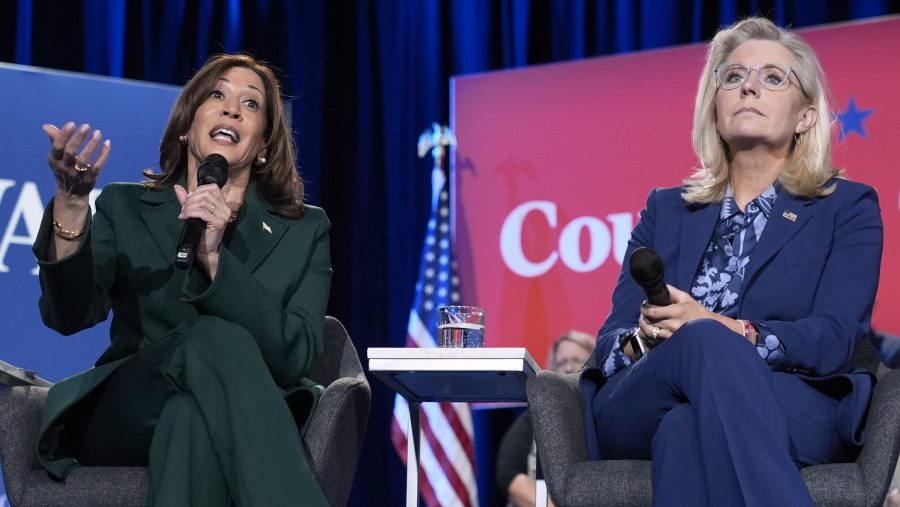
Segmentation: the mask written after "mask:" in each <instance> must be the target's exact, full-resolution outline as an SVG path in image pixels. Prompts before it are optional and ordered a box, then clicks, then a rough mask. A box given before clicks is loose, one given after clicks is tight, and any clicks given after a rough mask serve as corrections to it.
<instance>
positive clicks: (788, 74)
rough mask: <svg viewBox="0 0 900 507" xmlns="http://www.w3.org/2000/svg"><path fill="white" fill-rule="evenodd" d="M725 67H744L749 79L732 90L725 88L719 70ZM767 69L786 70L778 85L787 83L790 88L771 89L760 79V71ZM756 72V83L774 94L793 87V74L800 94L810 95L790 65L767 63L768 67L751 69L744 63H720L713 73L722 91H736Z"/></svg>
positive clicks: (760, 66)
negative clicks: (782, 79) (752, 72)
mask: <svg viewBox="0 0 900 507" xmlns="http://www.w3.org/2000/svg"><path fill="white" fill-rule="evenodd" d="M723 67H725V68H731V67H742V68H744V69H746V70H747V77H745V78H744V79H742V80H741V82H740V83H738V84H737V86H734V87H732V88H725V83H723V82H722V78H721V77H720V76H719V70H720V69H722V68H723ZM766 67H774V68H776V69H782V70H786V72H785V73H784V81H782V82H781V83H778V86H781V85H782V84H783V83H785V82H787V83H788V86H787V87H785V88H783V89H778V88H770V87H769V86H768V85H767V84H766V83H764V82H763V81H762V80H761V79H760V78H759V69H764V68H766ZM754 70H755V71H756V82H757V83H759V84H760V86H762V87H763V88H765V89H766V90H770V91H773V92H783V91H785V90H787V89H788V88H790V87H791V73H793V74H794V77H795V78H797V86H798V87H799V88H800V93H802V94H803V95H804V96H806V97H808V95H807V94H806V89H805V88H803V81H801V80H800V76H799V75H798V74H797V71H796V70H794V68H793V67H791V66H790V65H785V66H784V67H783V68H782V67H781V66H780V65H775V64H771V63H767V64H766V65H757V66H756V67H750V66H747V65H744V64H743V63H729V64H724V63H720V64H719V65H717V66H716V68H715V69H714V70H713V73H714V74H715V76H716V83H718V86H719V87H720V88H721V89H723V90H736V89H738V88H740V87H741V86H743V85H744V83H746V82H747V80H748V79H750V72H751V71H754Z"/></svg>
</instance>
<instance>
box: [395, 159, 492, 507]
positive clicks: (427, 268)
mask: <svg viewBox="0 0 900 507" xmlns="http://www.w3.org/2000/svg"><path fill="white" fill-rule="evenodd" d="M449 188H450V185H449V183H448V181H447V177H446V176H445V175H444V172H443V170H441V168H440V165H439V163H438V162H437V161H436V164H435V168H434V170H433V172H432V200H431V202H432V205H431V219H430V220H429V221H428V232H427V234H426V237H425V245H424V247H423V249H422V260H421V262H420V265H419V279H418V282H417V283H416V294H415V298H414V300H413V305H412V309H411V310H410V312H409V324H408V325H407V331H406V346H407V347H434V346H436V344H437V341H436V339H435V332H436V331H437V325H438V308H439V307H441V306H446V305H448V304H459V278H458V277H457V276H456V260H455V259H454V255H453V248H452V242H451V240H450V195H449ZM420 420H421V426H422V432H421V438H420V442H421V446H420V449H421V452H420V461H419V465H420V467H419V491H420V493H421V495H422V499H423V500H424V501H425V504H426V505H428V507H437V506H460V505H461V506H470V507H477V505H478V490H477V488H476V483H475V459H474V438H473V433H472V413H471V411H470V410H469V405H468V404H466V403H423V404H422V405H421V418H420ZM408 427H409V409H408V408H407V403H406V400H405V399H404V398H403V397H401V396H399V395H397V396H396V398H395V401H394V417H393V422H392V424H391V440H392V441H393V443H394V448H395V449H396V450H397V453H398V454H399V455H400V459H401V460H403V462H404V463H406V462H407V456H406V452H407V441H406V440H407V439H406V434H407V428H408Z"/></svg>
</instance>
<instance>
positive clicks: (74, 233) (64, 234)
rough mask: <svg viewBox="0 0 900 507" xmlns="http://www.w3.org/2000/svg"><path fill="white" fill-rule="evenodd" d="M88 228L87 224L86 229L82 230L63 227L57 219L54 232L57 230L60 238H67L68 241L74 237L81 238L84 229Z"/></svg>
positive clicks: (54, 223)
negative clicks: (70, 229)
mask: <svg viewBox="0 0 900 507" xmlns="http://www.w3.org/2000/svg"><path fill="white" fill-rule="evenodd" d="M86 230H87V226H85V227H84V229H81V230H80V231H69V230H66V229H63V228H62V226H61V225H59V222H57V221H54V222H53V232H55V233H56V235H57V236H59V237H60V238H62V239H64V240H66V241H72V240H73V239H78V238H80V237H81V236H82V235H83V234H84V231H86Z"/></svg>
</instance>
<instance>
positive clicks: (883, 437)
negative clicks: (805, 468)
mask: <svg viewBox="0 0 900 507" xmlns="http://www.w3.org/2000/svg"><path fill="white" fill-rule="evenodd" d="M898 453H900V370H892V371H890V372H888V373H887V374H885V375H884V376H882V377H881V378H880V379H879V380H878V383H877V384H876V385H875V392H874V394H873V396H872V403H871V405H870V406H869V415H868V420H867V421H866V441H865V444H864V445H863V448H862V451H860V454H859V457H858V458H857V460H856V464H857V465H858V466H859V468H860V470H861V471H862V475H863V480H864V481H865V484H866V490H867V491H873V492H877V491H880V493H879V494H878V497H877V499H874V498H873V499H872V500H873V501H876V500H877V502H878V504H879V505H880V502H881V501H882V499H883V498H884V496H885V494H887V489H888V486H889V485H890V482H891V478H892V477H893V474H894V469H895V468H896V466H897V455H898ZM873 505H874V503H873Z"/></svg>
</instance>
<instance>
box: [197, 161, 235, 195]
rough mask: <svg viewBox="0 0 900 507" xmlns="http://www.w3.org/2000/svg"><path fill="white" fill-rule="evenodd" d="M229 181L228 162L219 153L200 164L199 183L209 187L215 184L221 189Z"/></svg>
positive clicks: (198, 170)
mask: <svg viewBox="0 0 900 507" xmlns="http://www.w3.org/2000/svg"><path fill="white" fill-rule="evenodd" d="M226 181H228V161H227V160H225V157H223V156H222V155H219V154H218V153H213V154H211V155H209V156H208V157H206V158H205V159H203V162H200V167H199V168H197V183H199V184H200V185H208V184H210V183H215V184H216V185H218V186H219V188H221V187H222V186H223V185H225V182H226Z"/></svg>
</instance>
